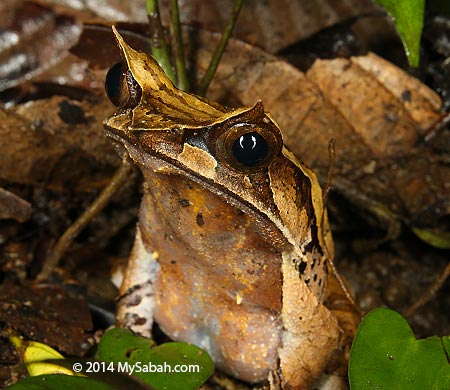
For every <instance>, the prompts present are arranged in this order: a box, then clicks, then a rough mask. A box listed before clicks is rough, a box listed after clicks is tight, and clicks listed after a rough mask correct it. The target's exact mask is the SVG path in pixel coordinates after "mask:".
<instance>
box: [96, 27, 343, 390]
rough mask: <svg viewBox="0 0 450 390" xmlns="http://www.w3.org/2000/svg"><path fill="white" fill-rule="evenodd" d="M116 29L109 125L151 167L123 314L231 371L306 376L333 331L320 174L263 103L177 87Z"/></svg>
mask: <svg viewBox="0 0 450 390" xmlns="http://www.w3.org/2000/svg"><path fill="white" fill-rule="evenodd" d="M115 34H116V39H117V41H118V44H119V47H120V49H121V53H122V57H123V62H122V65H121V68H120V70H119V74H120V76H121V77H120V83H119V86H118V89H117V90H116V91H114V100H115V101H116V103H117V105H118V106H119V109H118V111H117V112H116V113H115V114H114V115H112V116H111V117H110V118H108V119H107V120H106V121H105V123H104V124H105V129H106V134H107V136H108V137H110V138H112V139H113V140H115V141H116V143H117V144H119V145H120V146H121V147H122V149H123V148H124V149H125V151H126V152H127V153H128V154H129V156H130V157H131V158H132V159H133V160H134V162H135V163H136V164H137V165H138V166H139V167H140V169H141V171H142V173H143V175H144V178H145V194H144V197H143V199H142V205H141V211H140V216H139V223H138V227H137V234H136V240H135V245H134V248H133V251H132V253H131V256H130V260H129V263H128V266H127V270H126V272H125V275H124V280H123V283H122V286H121V288H120V296H119V299H118V304H119V308H118V314H117V319H118V322H119V324H120V325H122V326H127V327H130V328H132V329H133V330H135V331H137V332H138V333H140V334H143V335H150V332H151V328H152V324H153V321H156V322H157V323H158V324H159V326H160V327H161V329H162V330H163V331H164V332H165V333H166V334H167V335H169V336H170V337H171V338H172V339H175V340H182V341H187V342H191V343H194V344H196V345H198V346H200V347H202V348H204V349H206V350H207V351H208V352H209V353H210V355H211V356H212V357H213V359H214V361H215V363H216V364H217V366H218V367H219V368H221V369H222V370H224V371H226V372H228V373H229V374H231V375H233V376H235V377H237V378H240V379H242V380H245V381H249V382H259V381H264V380H266V379H267V378H268V377H271V378H272V379H271V381H276V382H279V383H281V387H282V388H284V389H306V388H308V387H309V386H310V385H311V384H312V383H313V382H314V381H315V380H316V379H317V377H318V376H319V375H320V373H321V372H322V371H323V369H324V366H325V365H326V363H327V361H328V360H329V357H330V355H331V354H332V353H333V351H334V350H335V349H336V348H337V346H338V340H339V328H338V325H337V321H336V319H335V317H334V316H333V315H332V314H331V312H330V311H329V310H328V309H327V308H326V307H325V306H324V305H323V303H322V302H323V299H324V292H325V289H326V286H327V274H328V264H327V262H328V261H329V260H328V259H329V258H330V256H332V252H333V249H332V239H331V234H330V230H329V225H328V219H327V213H326V210H325V209H324V207H323V204H322V191H321V188H320V186H319V183H318V181H317V178H316V175H315V174H314V173H313V172H312V171H311V170H310V169H308V168H307V167H306V166H305V165H304V164H303V163H301V162H300V161H299V160H297V158H296V157H295V156H294V155H293V154H292V153H290V152H289V150H288V149H287V148H286V147H285V146H283V141H282V136H281V133H280V130H279V129H278V127H277V124H276V123H275V121H274V120H273V118H272V117H271V116H270V114H268V113H266V112H265V111H264V108H263V104H262V103H261V102H257V103H256V104H255V105H254V106H253V107H245V108H238V109H230V108H226V107H223V106H221V105H219V104H217V103H213V102H209V101H208V100H206V99H203V98H201V97H198V96H195V95H193V94H189V93H186V92H183V91H180V90H178V89H177V88H175V87H174V85H173V84H172V82H171V81H170V80H169V79H168V78H167V76H166V75H165V74H164V72H163V71H162V70H161V68H160V67H159V66H158V64H157V63H156V62H155V61H154V60H153V58H151V57H150V56H148V55H146V54H144V53H141V52H137V51H135V50H133V49H132V48H131V47H129V46H128V45H127V44H126V43H125V42H124V40H123V39H122V37H121V36H120V35H119V34H118V33H117V31H115ZM274 378H276V380H274Z"/></svg>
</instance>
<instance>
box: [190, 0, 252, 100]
mask: <svg viewBox="0 0 450 390" xmlns="http://www.w3.org/2000/svg"><path fill="white" fill-rule="evenodd" d="M243 3H244V0H235V2H234V5H233V10H232V11H231V14H230V17H229V19H228V22H227V25H226V27H225V30H224V32H223V34H222V38H220V42H219V44H218V45H217V47H216V50H215V51H214V54H213V56H212V58H211V62H210V63H209V66H208V69H207V70H206V73H205V75H204V76H203V78H202V80H201V81H200V85H199V87H198V88H197V94H199V95H200V96H205V94H206V91H207V90H208V87H209V84H210V83H211V80H212V79H213V77H214V74H215V73H216V70H217V67H218V66H219V62H220V59H221V58H222V55H223V52H224V51H225V48H226V47H227V44H228V40H229V39H230V36H231V32H232V31H233V28H234V25H235V23H236V20H237V17H238V15H239V11H240V10H241V7H242V4H243Z"/></svg>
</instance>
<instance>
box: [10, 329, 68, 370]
mask: <svg viewBox="0 0 450 390" xmlns="http://www.w3.org/2000/svg"><path fill="white" fill-rule="evenodd" d="M10 340H11V342H12V343H13V344H14V346H15V347H16V348H17V349H18V350H20V352H21V353H20V355H21V356H22V360H23V362H24V363H25V364H26V367H27V370H28V373H29V374H30V375H31V376H37V375H44V374H66V375H73V372H72V371H71V370H69V369H68V368H66V367H63V366H60V365H58V364H55V363H50V362H48V360H55V359H64V357H63V356H62V355H61V354H60V353H59V352H58V351H56V350H54V349H53V348H52V347H49V346H48V345H46V344H42V343H39V342H37V341H24V340H22V339H20V338H19V337H17V336H11V337H10Z"/></svg>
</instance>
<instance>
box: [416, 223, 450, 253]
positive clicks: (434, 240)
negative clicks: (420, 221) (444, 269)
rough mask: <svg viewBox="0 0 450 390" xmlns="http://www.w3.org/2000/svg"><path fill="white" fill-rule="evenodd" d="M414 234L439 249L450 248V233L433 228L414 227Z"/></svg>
mask: <svg viewBox="0 0 450 390" xmlns="http://www.w3.org/2000/svg"><path fill="white" fill-rule="evenodd" d="M412 231H413V232H414V234H415V235H416V236H417V237H419V238H420V239H421V240H422V241H425V242H426V243H427V244H429V245H431V246H434V247H436V248H439V249H450V233H448V232H440V231H435V230H431V229H419V228H412Z"/></svg>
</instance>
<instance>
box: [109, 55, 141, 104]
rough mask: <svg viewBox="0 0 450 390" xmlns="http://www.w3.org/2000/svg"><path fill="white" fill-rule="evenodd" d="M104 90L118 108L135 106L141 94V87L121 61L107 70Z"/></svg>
mask: <svg viewBox="0 0 450 390" xmlns="http://www.w3.org/2000/svg"><path fill="white" fill-rule="evenodd" d="M105 90H106V94H107V95H108V98H109V100H111V102H112V103H113V104H114V105H115V106H118V107H120V108H132V107H135V106H136V105H137V104H138V103H139V101H140V99H141V95H142V89H141V87H140V86H139V84H138V83H137V81H136V80H135V79H134V77H133V75H132V73H131V71H130V70H129V69H127V68H126V66H125V65H124V64H123V63H122V62H118V63H117V64H115V65H113V66H112V67H111V68H110V69H109V70H108V73H107V74H106V79H105Z"/></svg>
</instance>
